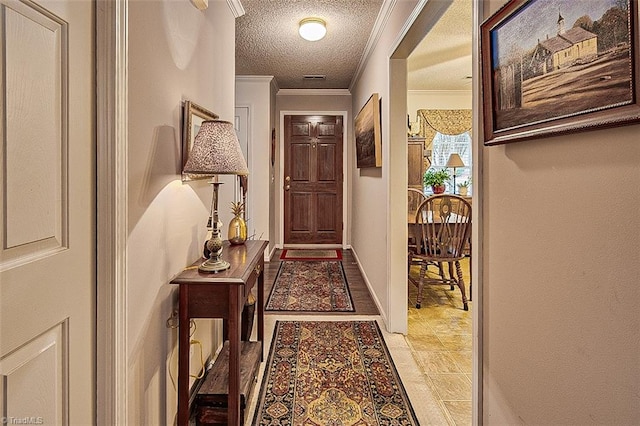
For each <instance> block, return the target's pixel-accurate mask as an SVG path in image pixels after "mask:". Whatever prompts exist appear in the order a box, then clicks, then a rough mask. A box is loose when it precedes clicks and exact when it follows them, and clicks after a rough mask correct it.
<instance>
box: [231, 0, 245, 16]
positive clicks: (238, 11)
mask: <svg viewBox="0 0 640 426" xmlns="http://www.w3.org/2000/svg"><path fill="white" fill-rule="evenodd" d="M227 5H229V9H231V12H232V13H233V16H234V17H235V18H239V17H241V16H242V15H244V14H245V11H244V7H243V6H242V3H240V0H227Z"/></svg>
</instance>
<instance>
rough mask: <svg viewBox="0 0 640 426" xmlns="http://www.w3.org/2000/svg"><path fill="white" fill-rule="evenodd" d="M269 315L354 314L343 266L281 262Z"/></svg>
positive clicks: (324, 263)
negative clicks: (294, 313)
mask: <svg viewBox="0 0 640 426" xmlns="http://www.w3.org/2000/svg"><path fill="white" fill-rule="evenodd" d="M265 309H266V310H267V311H280V312H282V311H294V312H353V311H354V307H353V300H352V299H351V292H350V291H349V285H348V283H347V278H346V276H345V274H344V269H343V267H342V262H336V261H290V260H285V261H282V262H280V269H278V274H277V275H276V279H275V282H274V283H273V287H272V289H271V294H269V299H268V301H267V305H266V307H265Z"/></svg>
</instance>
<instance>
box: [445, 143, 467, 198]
mask: <svg viewBox="0 0 640 426" xmlns="http://www.w3.org/2000/svg"><path fill="white" fill-rule="evenodd" d="M447 167H450V168H452V169H453V193H454V194H455V193H456V168H457V167H465V164H464V162H463V161H462V158H460V155H458V154H457V153H455V152H454V153H453V154H451V155H450V156H449V161H447Z"/></svg>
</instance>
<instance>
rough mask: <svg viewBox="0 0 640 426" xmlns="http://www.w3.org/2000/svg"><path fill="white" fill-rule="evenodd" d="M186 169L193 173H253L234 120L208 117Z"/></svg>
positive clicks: (198, 135)
mask: <svg viewBox="0 0 640 426" xmlns="http://www.w3.org/2000/svg"><path fill="white" fill-rule="evenodd" d="M183 172H184V173H187V174H193V175H241V176H245V175H248V174H249V169H248V168H247V162H246V161H245V159H244V156H243V155H242V150H241V149H240V142H239V141H238V137H237V136H236V131H235V129H234V128H233V124H231V123H230V122H228V121H223V120H211V121H204V122H203V123H202V125H201V126H200V130H198V134H197V135H196V139H195V141H194V142H193V148H192V149H191V152H190V153H189V159H188V160H187V164H185V166H184V170H183Z"/></svg>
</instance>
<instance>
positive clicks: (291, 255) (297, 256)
mask: <svg viewBox="0 0 640 426" xmlns="http://www.w3.org/2000/svg"><path fill="white" fill-rule="evenodd" d="M280 260H342V252H341V251H340V250H334V249H331V250H313V249H304V250H291V249H284V250H282V254H281V255H280Z"/></svg>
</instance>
